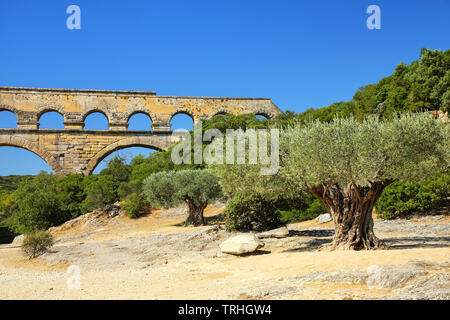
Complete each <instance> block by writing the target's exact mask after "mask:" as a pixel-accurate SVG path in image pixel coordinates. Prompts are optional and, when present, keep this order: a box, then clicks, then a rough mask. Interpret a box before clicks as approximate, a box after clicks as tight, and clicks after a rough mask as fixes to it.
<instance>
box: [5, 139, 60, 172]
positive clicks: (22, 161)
mask: <svg viewBox="0 0 450 320" xmlns="http://www.w3.org/2000/svg"><path fill="white" fill-rule="evenodd" d="M41 171H46V172H49V173H50V172H54V171H53V169H52V168H51V167H50V165H49V164H48V163H47V162H46V161H45V160H44V159H42V158H41V157H40V156H39V155H37V154H36V153H34V152H32V151H30V150H27V149H25V148H23V147H18V146H6V145H1V144H0V176H10V175H36V174H38V173H39V172H41Z"/></svg>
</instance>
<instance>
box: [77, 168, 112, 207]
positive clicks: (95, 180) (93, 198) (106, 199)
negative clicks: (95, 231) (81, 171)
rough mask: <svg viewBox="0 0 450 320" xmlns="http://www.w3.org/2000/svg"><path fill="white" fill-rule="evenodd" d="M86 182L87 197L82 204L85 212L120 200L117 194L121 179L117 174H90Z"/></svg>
mask: <svg viewBox="0 0 450 320" xmlns="http://www.w3.org/2000/svg"><path fill="white" fill-rule="evenodd" d="M84 183H85V187H84V192H85V194H86V198H85V199H84V201H83V203H82V205H81V207H82V211H83V213H86V212H89V211H91V210H94V209H97V208H102V207H104V206H106V205H108V204H112V203H114V202H116V201H117V200H119V197H118V195H117V189H118V188H119V181H118V180H117V178H116V177H115V176H112V175H97V176H88V177H86V179H85V181H84Z"/></svg>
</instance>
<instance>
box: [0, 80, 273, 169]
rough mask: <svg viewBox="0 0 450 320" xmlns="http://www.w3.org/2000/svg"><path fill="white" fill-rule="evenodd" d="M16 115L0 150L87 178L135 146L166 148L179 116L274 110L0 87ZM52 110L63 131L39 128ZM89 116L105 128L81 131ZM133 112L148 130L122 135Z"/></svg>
mask: <svg viewBox="0 0 450 320" xmlns="http://www.w3.org/2000/svg"><path fill="white" fill-rule="evenodd" d="M4 110H6V111H11V112H13V113H14V114H15V115H16V116H17V128H16V129H0V146H13V147H19V148H24V149H27V150H29V151H32V152H34V153H35V154H37V155H38V156H40V157H41V158H42V159H43V160H44V161H46V162H47V163H48V165H49V166H50V167H51V168H52V170H53V171H54V172H55V173H57V174H68V173H83V174H85V175H87V174H91V173H92V171H93V170H94V168H95V167H96V166H97V164H98V163H99V162H100V161H102V160H103V159H104V158H105V157H107V156H108V155H109V154H111V153H112V152H114V151H116V150H120V149H123V148H127V147H134V146H141V147H148V148H152V149H156V150H167V149H168V148H170V147H171V146H172V145H173V144H175V143H176V142H177V141H179V138H178V137H175V136H172V131H171V127H170V120H171V119H172V117H173V116H175V115H176V114H179V113H184V114H187V115H189V116H190V117H191V118H192V119H193V121H194V123H195V122H197V121H199V120H201V119H208V118H211V117H212V116H214V115H216V114H225V113H231V114H243V113H256V114H258V115H263V116H265V117H267V118H272V117H274V116H275V115H277V114H278V113H280V112H281V111H280V109H279V108H278V107H277V106H276V105H275V104H273V103H272V101H271V100H270V99H264V98H211V97H175V96H157V95H156V93H155V92H152V91H109V90H74V89H41V88H16V87H0V111H4ZM51 111H55V112H58V113H59V114H61V115H62V116H63V117H64V129H39V119H40V117H41V116H42V115H43V114H44V113H46V112H51ZM94 112H100V113H102V114H104V115H105V116H106V118H107V119H108V126H109V130H85V129H84V120H85V119H86V117H87V116H88V115H89V114H91V113H94ZM136 113H144V114H146V115H148V116H149V117H150V119H151V121H152V130H151V131H150V130H149V131H128V120H129V119H130V117H131V116H133V115H134V114H136Z"/></svg>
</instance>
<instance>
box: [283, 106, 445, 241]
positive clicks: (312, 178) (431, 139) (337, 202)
mask: <svg viewBox="0 0 450 320" xmlns="http://www.w3.org/2000/svg"><path fill="white" fill-rule="evenodd" d="M449 138H450V137H449V131H448V126H446V125H445V123H444V122H443V121H438V120H434V119H432V118H431V117H430V116H429V115H427V114H409V115H403V116H399V117H396V118H395V119H392V120H391V121H382V120H379V119H378V118H375V117H370V118H367V119H365V120H363V121H360V122H358V121H356V120H355V119H353V118H348V119H335V120H334V121H332V122H330V123H323V122H319V121H316V122H312V123H309V124H307V125H305V126H292V127H290V128H288V129H286V130H285V131H284V133H283V134H282V135H281V157H282V159H283V160H282V163H283V170H282V174H283V175H284V176H285V178H286V180H287V181H290V184H291V185H294V186H295V185H297V186H298V187H300V188H304V189H306V190H308V191H309V192H310V193H311V194H312V195H314V196H315V197H316V198H317V199H319V200H320V201H321V202H322V204H323V205H324V207H325V208H326V209H327V211H328V212H329V213H330V214H331V216H332V218H333V221H334V224H335V235H334V239H333V243H332V248H334V249H338V248H341V249H376V248H380V247H384V245H383V243H382V242H381V241H380V240H379V239H378V238H377V237H376V236H375V234H374V231H373V219H372V210H373V207H374V205H375V203H376V202H377V200H378V199H379V197H380V195H381V193H382V191H383V189H384V188H385V187H386V186H388V185H389V184H391V183H392V182H394V181H420V180H422V179H424V178H426V177H427V176H428V175H429V174H431V173H433V172H434V171H435V170H437V169H439V168H442V167H445V166H447V165H448V159H449V154H448V150H449V148H448V147H449V146H448V140H449Z"/></svg>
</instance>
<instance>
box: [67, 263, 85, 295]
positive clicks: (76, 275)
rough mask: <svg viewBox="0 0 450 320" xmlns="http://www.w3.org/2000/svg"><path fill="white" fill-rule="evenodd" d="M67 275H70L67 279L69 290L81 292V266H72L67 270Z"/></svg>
mask: <svg viewBox="0 0 450 320" xmlns="http://www.w3.org/2000/svg"><path fill="white" fill-rule="evenodd" d="M66 273H67V274H68V275H69V277H68V278H67V282H66V284H67V289H69V290H79V289H80V286H81V269H80V267H79V266H76V265H71V266H69V268H67V271H66Z"/></svg>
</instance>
